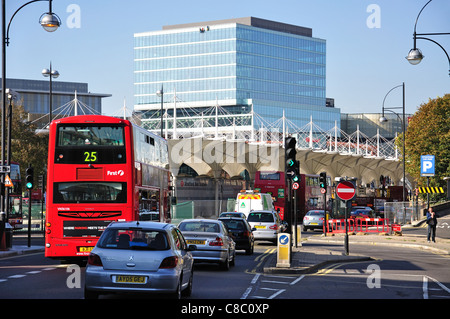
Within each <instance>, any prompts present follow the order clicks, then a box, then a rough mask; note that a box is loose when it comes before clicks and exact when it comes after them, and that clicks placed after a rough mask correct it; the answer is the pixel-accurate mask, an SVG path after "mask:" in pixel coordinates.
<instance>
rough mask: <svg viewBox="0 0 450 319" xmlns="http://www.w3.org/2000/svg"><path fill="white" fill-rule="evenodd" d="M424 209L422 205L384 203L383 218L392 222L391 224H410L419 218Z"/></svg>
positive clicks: (424, 205)
mask: <svg viewBox="0 0 450 319" xmlns="http://www.w3.org/2000/svg"><path fill="white" fill-rule="evenodd" d="M425 207H426V204H424V203H413V202H386V203H384V217H385V218H387V219H389V220H390V221H392V224H399V225H406V224H411V223H412V222H414V221H416V220H419V219H420V218H421V216H420V215H421V214H420V212H421V211H423V209H424V208H425Z"/></svg>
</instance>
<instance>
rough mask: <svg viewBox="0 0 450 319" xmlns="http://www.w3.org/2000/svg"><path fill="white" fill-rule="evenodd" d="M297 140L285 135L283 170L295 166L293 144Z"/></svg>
mask: <svg viewBox="0 0 450 319" xmlns="http://www.w3.org/2000/svg"><path fill="white" fill-rule="evenodd" d="M296 144H297V140H296V139H295V137H286V138H285V140H284V159H285V161H286V166H285V171H287V169H288V168H291V167H294V166H295V155H296V154H297V151H296V150H295V145H296Z"/></svg>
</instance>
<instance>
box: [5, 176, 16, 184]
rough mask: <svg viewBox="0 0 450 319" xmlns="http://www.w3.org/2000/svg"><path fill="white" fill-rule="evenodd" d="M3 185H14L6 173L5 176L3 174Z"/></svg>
mask: <svg viewBox="0 0 450 319" xmlns="http://www.w3.org/2000/svg"><path fill="white" fill-rule="evenodd" d="M5 186H6V187H14V184H13V182H12V180H11V178H10V177H9V175H8V174H6V176H5Z"/></svg>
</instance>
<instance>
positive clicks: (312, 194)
mask: <svg viewBox="0 0 450 319" xmlns="http://www.w3.org/2000/svg"><path fill="white" fill-rule="evenodd" d="M300 176H301V180H300V187H299V189H298V190H297V191H296V192H297V212H298V215H297V218H298V220H299V221H301V220H303V217H304V216H305V214H306V213H307V212H308V211H309V210H312V209H323V200H324V199H323V197H324V196H323V194H322V193H321V192H320V186H319V175H309V174H300ZM327 185H330V181H328V183H327ZM327 188H328V189H327V208H328V211H330V209H331V203H330V201H329V198H330V194H331V187H330V186H328V187H327ZM255 189H257V190H259V191H260V192H261V193H269V194H271V195H272V199H273V203H274V206H275V210H279V211H280V217H281V218H282V219H284V217H285V216H284V211H285V204H286V202H287V196H288V190H287V186H286V182H285V179H284V172H272V171H267V172H265V171H257V172H256V174H255Z"/></svg>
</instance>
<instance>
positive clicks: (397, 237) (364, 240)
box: [264, 225, 450, 274]
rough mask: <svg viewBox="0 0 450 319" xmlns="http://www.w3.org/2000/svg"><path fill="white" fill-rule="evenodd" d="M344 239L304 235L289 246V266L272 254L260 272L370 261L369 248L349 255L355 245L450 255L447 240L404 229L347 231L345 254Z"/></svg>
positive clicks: (296, 271)
mask: <svg viewBox="0 0 450 319" xmlns="http://www.w3.org/2000/svg"><path fill="white" fill-rule="evenodd" d="M417 226H418V225H415V226H409V227H417ZM344 240H345V234H336V235H330V234H327V236H324V235H323V234H318V235H313V236H310V237H308V238H305V239H303V240H302V244H301V245H297V246H298V247H292V252H291V262H290V265H289V267H286V266H284V267H277V254H276V253H274V254H272V255H271V257H270V259H268V260H267V262H266V264H265V266H264V273H270V274H308V273H314V272H316V271H317V270H319V269H320V268H323V267H325V266H327V265H330V264H336V263H345V262H358V261H370V260H374V259H373V258H372V257H371V256H370V250H368V252H367V254H365V255H361V254H353V253H352V252H351V246H352V245H355V244H364V245H386V246H390V247H393V246H397V247H407V248H414V249H421V250H427V251H430V252H432V253H435V254H440V255H450V239H443V238H438V237H437V238H436V242H435V243H434V242H428V241H427V238H426V235H405V233H404V232H403V233H401V234H386V233H380V234H378V233H372V234H371V233H356V234H350V233H349V247H350V249H349V250H350V251H349V255H346V254H345V249H344Z"/></svg>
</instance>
